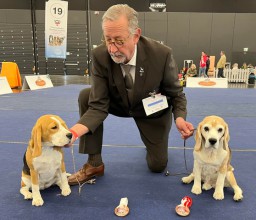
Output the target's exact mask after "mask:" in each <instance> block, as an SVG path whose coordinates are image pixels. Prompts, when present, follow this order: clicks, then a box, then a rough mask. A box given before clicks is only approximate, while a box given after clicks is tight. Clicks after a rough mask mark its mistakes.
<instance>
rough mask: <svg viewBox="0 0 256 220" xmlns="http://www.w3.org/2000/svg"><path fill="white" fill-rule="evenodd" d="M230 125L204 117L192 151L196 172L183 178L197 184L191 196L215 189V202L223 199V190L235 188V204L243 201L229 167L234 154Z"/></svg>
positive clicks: (215, 118)
mask: <svg viewBox="0 0 256 220" xmlns="http://www.w3.org/2000/svg"><path fill="white" fill-rule="evenodd" d="M229 140H230V136H229V129H228V125H227V123H226V122H225V121H224V120H223V119H222V118H220V117H218V116H215V115H212V116H208V117H205V118H204V120H203V121H202V122H200V123H199V125H198V128H197V132H196V135H195V141H196V143H195V147H194V151H193V156H194V168H193V172H192V173H191V174H190V175H189V176H187V177H183V178H182V182H183V183H187V184H189V183H190V182H192V181H193V180H194V185H193V187H192V190H191V192H192V193H194V194H197V195H198V194H201V193H202V188H203V190H209V189H211V188H212V187H213V188H215V191H214V194H213V198H214V199H216V200H222V199H224V187H232V188H233V190H234V197H233V199H234V200H235V201H239V200H242V199H243V192H242V190H241V188H240V187H239V186H238V185H237V182H236V179H235V176H234V173H233V171H234V168H233V167H232V166H231V165H230V161H231V151H230V148H229V146H228V142H229ZM201 182H203V186H202V188H201Z"/></svg>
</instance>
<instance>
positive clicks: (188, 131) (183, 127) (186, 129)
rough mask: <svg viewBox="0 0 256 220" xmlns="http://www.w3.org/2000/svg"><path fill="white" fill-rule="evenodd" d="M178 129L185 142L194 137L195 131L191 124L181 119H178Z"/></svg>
mask: <svg viewBox="0 0 256 220" xmlns="http://www.w3.org/2000/svg"><path fill="white" fill-rule="evenodd" d="M176 127H177V129H178V131H179V132H180V134H181V138H182V139H185V140H186V139H187V138H189V137H190V136H192V135H193V133H194V130H195V129H194V127H193V125H192V124H191V123H190V122H187V121H185V120H184V119H183V118H181V117H178V118H177V119H176Z"/></svg>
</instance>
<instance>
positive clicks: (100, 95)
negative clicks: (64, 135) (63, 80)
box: [78, 55, 109, 133]
mask: <svg viewBox="0 0 256 220" xmlns="http://www.w3.org/2000/svg"><path fill="white" fill-rule="evenodd" d="M102 60H103V59H102ZM103 62H104V60H103ZM103 62H102V63H103ZM108 94H109V90H108V78H107V70H106V68H104V66H103V65H101V64H100V62H99V61H98V60H97V59H96V57H95V56H94V55H93V56H92V75H91V93H90V97H89V109H88V110H87V111H86V113H85V114H84V115H83V116H82V117H81V118H80V120H79V121H78V123H79V124H83V125H85V126H87V127H88V128H89V130H90V131H91V132H92V133H93V132H94V131H95V130H96V128H97V127H98V126H99V125H100V124H101V123H102V122H103V121H104V120H105V119H106V117H107V115H108V108H109V96H108Z"/></svg>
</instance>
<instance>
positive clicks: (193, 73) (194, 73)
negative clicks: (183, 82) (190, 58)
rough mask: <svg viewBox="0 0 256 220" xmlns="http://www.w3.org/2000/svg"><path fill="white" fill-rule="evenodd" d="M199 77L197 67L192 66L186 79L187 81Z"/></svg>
mask: <svg viewBox="0 0 256 220" xmlns="http://www.w3.org/2000/svg"><path fill="white" fill-rule="evenodd" d="M196 76H197V69H196V65H195V64H192V65H191V66H190V68H188V70H187V73H186V75H185V79H187V77H196Z"/></svg>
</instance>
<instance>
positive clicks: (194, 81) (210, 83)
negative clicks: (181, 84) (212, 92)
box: [186, 77, 228, 88]
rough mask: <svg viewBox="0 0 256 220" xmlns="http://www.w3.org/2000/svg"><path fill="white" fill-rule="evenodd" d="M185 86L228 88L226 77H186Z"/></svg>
mask: <svg viewBox="0 0 256 220" xmlns="http://www.w3.org/2000/svg"><path fill="white" fill-rule="evenodd" d="M186 87H197V88H198V87H200V88H228V80H227V78H202V77H188V78H187V83H186Z"/></svg>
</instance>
